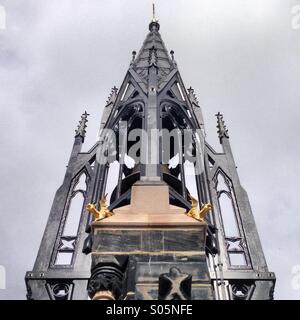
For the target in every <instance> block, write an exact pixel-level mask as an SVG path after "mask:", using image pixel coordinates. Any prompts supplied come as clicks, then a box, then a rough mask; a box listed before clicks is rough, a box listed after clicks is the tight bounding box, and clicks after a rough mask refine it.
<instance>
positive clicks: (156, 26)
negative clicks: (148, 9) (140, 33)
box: [149, 3, 159, 32]
mask: <svg viewBox="0 0 300 320" xmlns="http://www.w3.org/2000/svg"><path fill="white" fill-rule="evenodd" d="M149 30H150V31H151V32H152V31H158V30H159V23H158V19H156V17H155V5H154V3H153V4H152V21H151V23H150V24H149Z"/></svg>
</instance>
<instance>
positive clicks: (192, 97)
mask: <svg viewBox="0 0 300 320" xmlns="http://www.w3.org/2000/svg"><path fill="white" fill-rule="evenodd" d="M187 91H188V95H189V98H190V100H191V102H192V103H193V102H194V103H195V104H196V105H198V104H199V102H198V99H197V96H196V94H195V92H194V89H193V88H192V87H189V88H188V89H187Z"/></svg>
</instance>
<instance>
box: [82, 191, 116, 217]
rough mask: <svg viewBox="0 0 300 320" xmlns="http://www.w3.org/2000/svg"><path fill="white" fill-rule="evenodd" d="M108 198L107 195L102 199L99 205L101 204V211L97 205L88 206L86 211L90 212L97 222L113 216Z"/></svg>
mask: <svg viewBox="0 0 300 320" xmlns="http://www.w3.org/2000/svg"><path fill="white" fill-rule="evenodd" d="M106 196H107V194H106V195H105V196H104V197H103V198H102V199H100V201H99V204H100V211H99V210H97V208H96V205H95V204H93V203H89V204H88V205H87V206H86V210H87V211H89V212H90V213H91V214H92V215H93V216H94V218H95V221H100V220H103V219H105V218H108V217H111V216H112V215H113V214H112V213H111V212H110V211H109V209H108V208H107V205H106Z"/></svg>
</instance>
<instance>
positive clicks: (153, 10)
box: [152, 3, 157, 22]
mask: <svg viewBox="0 0 300 320" xmlns="http://www.w3.org/2000/svg"><path fill="white" fill-rule="evenodd" d="M152 14H153V16H152V22H157V20H156V19H155V4H154V3H152Z"/></svg>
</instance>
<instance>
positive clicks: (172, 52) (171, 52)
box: [170, 50, 175, 62]
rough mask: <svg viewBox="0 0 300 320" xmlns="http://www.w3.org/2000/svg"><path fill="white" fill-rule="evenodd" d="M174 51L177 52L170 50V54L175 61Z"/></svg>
mask: <svg viewBox="0 0 300 320" xmlns="http://www.w3.org/2000/svg"><path fill="white" fill-rule="evenodd" d="M174 53H175V52H174V50H171V51H170V55H171V58H172V61H173V62H174Z"/></svg>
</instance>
